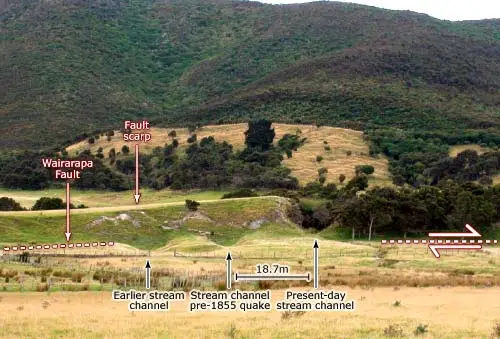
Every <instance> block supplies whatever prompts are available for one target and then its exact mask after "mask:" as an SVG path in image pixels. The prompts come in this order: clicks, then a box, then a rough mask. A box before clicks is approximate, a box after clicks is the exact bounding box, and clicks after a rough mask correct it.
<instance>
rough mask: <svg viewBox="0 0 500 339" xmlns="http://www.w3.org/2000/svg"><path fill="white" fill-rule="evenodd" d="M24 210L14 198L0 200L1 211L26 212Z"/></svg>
mask: <svg viewBox="0 0 500 339" xmlns="http://www.w3.org/2000/svg"><path fill="white" fill-rule="evenodd" d="M24 210H25V208H23V207H22V206H21V205H20V204H19V203H18V202H17V201H15V200H14V199H12V198H7V197H2V198H0V211H24Z"/></svg>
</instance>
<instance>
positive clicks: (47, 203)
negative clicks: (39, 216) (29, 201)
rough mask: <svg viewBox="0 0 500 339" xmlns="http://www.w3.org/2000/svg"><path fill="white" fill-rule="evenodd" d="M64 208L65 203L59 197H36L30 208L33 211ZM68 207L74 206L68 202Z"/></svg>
mask: <svg viewBox="0 0 500 339" xmlns="http://www.w3.org/2000/svg"><path fill="white" fill-rule="evenodd" d="M65 208H66V203H65V202H64V201H62V199H61V198H48V197H43V198H40V199H38V200H37V201H36V202H35V204H34V205H33V207H32V208H31V209H32V210H33V211H41V210H61V209H65ZM70 208H75V206H73V204H70Z"/></svg>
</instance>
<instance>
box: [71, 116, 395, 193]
mask: <svg viewBox="0 0 500 339" xmlns="http://www.w3.org/2000/svg"><path fill="white" fill-rule="evenodd" d="M273 127H274V128H275V130H276V138H275V140H279V139H280V138H281V137H282V136H283V135H284V134H286V133H290V134H295V133H297V132H299V131H300V134H301V136H302V137H305V138H307V142H306V144H305V145H304V146H302V147H301V148H299V150H298V152H295V153H294V154H293V157H292V158H291V159H286V160H285V161H284V164H285V165H286V166H287V167H289V168H290V169H292V175H293V176H295V177H297V179H299V181H300V182H301V183H302V184H305V183H307V182H311V181H314V180H317V179H318V169H319V168H321V167H325V168H327V169H328V174H327V182H333V183H338V177H339V175H340V174H344V175H345V176H346V177H347V179H346V181H347V180H349V179H350V178H352V177H353V176H354V168H355V167H356V165H372V166H373V167H375V174H374V175H373V176H372V178H371V181H372V183H374V184H378V185H387V184H390V180H389V171H388V162H387V159H386V158H383V157H380V158H376V159H375V158H372V157H370V156H369V149H368V144H367V143H366V142H365V141H364V140H363V133H362V132H359V131H354V130H350V129H343V128H335V127H326V126H323V127H319V128H318V127H316V126H313V125H289V124H273ZM246 130H247V124H233V125H217V126H204V127H201V128H200V129H198V130H197V131H196V132H195V133H196V134H197V136H198V140H200V139H201V138H204V137H208V136H213V137H215V139H216V140H225V141H227V142H228V143H230V144H231V145H233V146H234V147H235V149H240V148H242V147H243V146H244V142H245V136H244V132H245V131H246ZM170 131H172V129H165V128H152V129H151V134H152V141H151V142H149V143H147V144H142V145H141V150H142V152H145V153H147V152H151V151H152V149H153V148H154V147H157V146H164V145H165V144H166V143H170V142H171V141H172V139H171V138H170V137H169V136H168V133H170ZM175 131H176V133H177V140H178V141H179V145H180V147H186V146H187V145H188V143H187V138H188V137H189V132H188V130H187V129H186V128H176V129H175ZM323 141H327V142H328V145H325V144H324V143H323ZM125 144H126V143H125V142H124V141H123V139H122V135H121V134H120V133H119V132H116V133H115V136H113V137H112V140H111V141H107V140H106V137H101V138H100V139H99V140H97V141H96V142H95V143H94V144H92V145H90V144H89V143H88V142H87V141H82V142H79V143H77V144H74V145H72V146H69V147H68V148H67V151H68V152H69V153H70V154H76V153H77V152H82V151H83V150H86V149H90V150H91V151H92V152H93V153H95V152H97V149H99V148H100V147H102V148H103V150H104V154H105V155H106V156H107V154H108V152H109V150H110V149H111V148H115V150H116V151H117V152H118V151H120V150H121V148H122V146H123V145H125ZM129 146H131V145H129ZM325 146H329V147H330V148H331V150H330V151H327V150H325ZM348 151H350V152H351V153H352V154H351V155H350V156H349V155H347V152H348ZM318 155H321V156H322V157H323V158H324V160H323V161H322V162H321V163H318V162H317V161H316V156H318Z"/></svg>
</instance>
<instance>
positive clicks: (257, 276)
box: [234, 273, 311, 281]
mask: <svg viewBox="0 0 500 339" xmlns="http://www.w3.org/2000/svg"><path fill="white" fill-rule="evenodd" d="M256 280H306V281H311V274H310V273H307V274H283V275H281V274H279V275H272V274H238V273H235V275H234V281H256Z"/></svg>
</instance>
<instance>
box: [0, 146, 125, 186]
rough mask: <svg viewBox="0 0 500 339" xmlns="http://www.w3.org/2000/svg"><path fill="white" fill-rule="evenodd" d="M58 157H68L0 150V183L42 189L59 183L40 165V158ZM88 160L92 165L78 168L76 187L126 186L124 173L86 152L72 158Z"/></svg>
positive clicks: (57, 154) (65, 156)
mask: <svg viewBox="0 0 500 339" xmlns="http://www.w3.org/2000/svg"><path fill="white" fill-rule="evenodd" d="M45 157H47V158H54V159H56V158H61V159H65V160H70V159H71V158H70V157H68V155H67V154H59V153H58V152H56V151H41V152H37V151H23V152H17V151H12V152H8V153H3V154H1V153H0V185H1V186H3V187H5V188H16V189H31V190H33V189H35V190H37V189H43V188H47V187H49V186H54V185H61V182H59V183H58V182H55V181H54V175H53V173H52V171H51V170H49V169H46V168H44V167H43V165H42V161H41V159H42V158H45ZM76 159H78V160H92V161H93V162H94V167H92V168H88V169H86V170H85V171H83V172H82V174H81V178H80V179H78V180H76V181H75V187H77V188H80V189H113V190H117V191H119V190H125V189H128V188H130V187H131V186H129V184H128V182H127V180H126V179H125V177H124V176H122V175H120V174H119V173H117V172H116V171H113V170H111V169H110V168H108V167H106V166H105V165H104V164H103V163H102V161H101V160H100V159H99V158H98V157H95V156H94V155H91V154H90V153H89V152H85V153H82V154H80V155H79V156H78V157H77V158H75V159H73V160H76Z"/></svg>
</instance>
